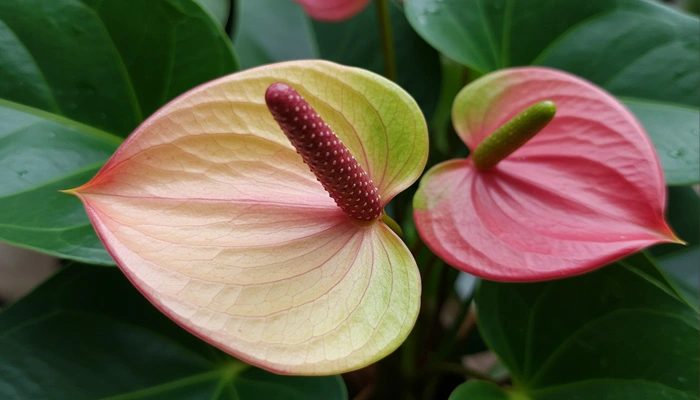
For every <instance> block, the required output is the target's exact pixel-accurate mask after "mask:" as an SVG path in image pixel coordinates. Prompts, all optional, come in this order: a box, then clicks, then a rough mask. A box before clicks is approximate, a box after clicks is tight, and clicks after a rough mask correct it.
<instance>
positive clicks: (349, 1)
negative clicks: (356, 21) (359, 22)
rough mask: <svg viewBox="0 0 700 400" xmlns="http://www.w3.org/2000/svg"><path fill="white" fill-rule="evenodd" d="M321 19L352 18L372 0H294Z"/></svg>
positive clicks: (336, 20) (311, 14) (335, 20)
mask: <svg viewBox="0 0 700 400" xmlns="http://www.w3.org/2000/svg"><path fill="white" fill-rule="evenodd" d="M294 1H296V2H297V3H299V4H301V6H302V7H304V10H305V11H306V12H307V13H308V14H309V15H310V16H311V17H312V18H314V19H317V20H319V21H329V22H338V21H343V20H346V19H350V18H352V17H354V16H355V15H357V13H359V12H360V11H362V9H364V8H365V7H367V5H368V4H369V3H370V1H371V0H294Z"/></svg>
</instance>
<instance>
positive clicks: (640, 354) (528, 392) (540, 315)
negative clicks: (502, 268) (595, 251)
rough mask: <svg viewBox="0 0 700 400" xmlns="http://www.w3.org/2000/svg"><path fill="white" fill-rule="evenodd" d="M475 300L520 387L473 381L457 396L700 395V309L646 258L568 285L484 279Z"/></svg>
mask: <svg viewBox="0 0 700 400" xmlns="http://www.w3.org/2000/svg"><path fill="white" fill-rule="evenodd" d="M476 302H477V308H478V311H479V322H478V323H479V331H480V332H481V334H482V337H483V338H484V340H485V341H486V342H487V344H488V345H489V347H490V348H491V349H492V350H494V351H495V352H496V354H498V356H499V357H500V359H501V360H502V362H503V363H504V364H505V366H506V367H507V368H508V370H509V371H510V375H511V378H512V379H513V389H512V390H504V389H501V388H498V387H496V386H493V385H490V384H487V383H483V382H477V383H474V382H472V383H467V384H465V385H463V386H462V387H460V388H458V389H457V390H456V391H455V393H453V395H452V396H451V397H450V399H451V400H462V399H471V398H477V396H483V398H488V399H494V400H495V399H504V400H505V399H521V398H527V399H533V400H554V399H571V398H576V399H580V400H589V399H590V400H599V399H606V400H608V399H609V400H614V399H619V398H623V397H625V396H627V397H631V398H635V399H640V400H647V399H648V400H657V399H665V400H690V399H695V398H697V397H698V354H697V351H696V350H697V346H698V315H697V310H695V309H693V307H692V306H691V305H690V304H688V303H686V302H685V301H684V300H683V299H682V297H680V296H679V293H678V291H677V290H676V289H675V288H674V286H673V285H672V284H671V283H670V282H669V281H668V280H667V279H666V278H665V277H664V275H663V273H661V271H659V270H658V269H657V268H656V267H655V266H654V265H653V263H651V262H650V260H649V259H647V258H646V257H645V256H644V255H643V254H638V255H635V256H633V257H631V258H629V259H626V260H624V261H623V262H621V263H619V264H614V265H611V266H609V267H606V268H604V269H602V270H600V271H596V272H594V273H591V274H586V275H584V276H580V277H575V278H569V279H565V280H558V281H552V282H546V283H536V284H502V283H495V282H487V281H483V282H482V283H481V286H480V288H479V290H478V293H477V297H476ZM478 398H481V397H478Z"/></svg>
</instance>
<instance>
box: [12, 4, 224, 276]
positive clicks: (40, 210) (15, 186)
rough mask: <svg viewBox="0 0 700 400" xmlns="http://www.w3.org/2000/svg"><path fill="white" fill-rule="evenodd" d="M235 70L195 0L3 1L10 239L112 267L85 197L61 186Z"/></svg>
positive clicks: (213, 26)
mask: <svg viewBox="0 0 700 400" xmlns="http://www.w3.org/2000/svg"><path fill="white" fill-rule="evenodd" d="M37 27H41V30H42V34H41V35H37V34H36V30H37ZM202 59H207V60H208V61H207V62H206V63H202V62H201V60H202ZM235 68H236V61H235V58H234V55H233V52H232V48H231V45H230V43H228V40H227V38H226V37H225V35H224V33H223V31H222V30H221V28H220V27H218V26H216V24H215V23H214V22H213V21H212V20H211V18H210V17H209V15H208V14H207V13H206V12H205V11H204V10H203V9H202V8H201V7H200V6H199V5H198V4H196V3H194V2H193V1H191V0H155V1H148V2H143V1H139V0H128V1H122V0H104V1H88V0H85V1H82V2H80V1H73V0H55V1H49V2H46V1H41V0H29V1H18V0H6V1H2V2H0V140H2V144H1V145H0V181H2V187H1V188H0V196H1V197H0V209H1V210H3V211H0V240H3V241H6V242H9V243H12V244H15V245H18V246H23V247H28V248H32V249H35V250H38V251H42V252H46V253H50V254H55V255H57V256H60V257H66V258H72V259H77V260H82V261H87V262H92V263H100V264H108V263H112V260H111V258H110V257H109V255H108V254H107V253H106V252H105V250H104V248H103V247H102V245H101V244H100V243H99V240H98V239H97V237H96V236H95V234H94V231H93V229H92V227H91V226H90V224H89V221H88V219H87V216H86V215H85V212H84V211H83V210H82V207H81V205H80V202H78V201H76V200H75V199H71V198H69V197H67V196H64V195H60V194H59V193H58V192H57V190H59V189H65V188H67V187H73V186H74V185H75V184H77V183H80V182H81V181H84V180H85V178H86V177H89V176H91V175H93V174H94V172H95V171H96V170H97V169H98V168H99V167H100V166H101V165H102V164H103V163H104V161H106V159H107V158H108V157H109V155H110V154H111V153H112V152H113V151H114V149H115V148H116V147H117V146H118V144H119V143H120V142H121V138H120V136H126V135H127V134H128V133H130V132H131V131H132V130H133V129H134V128H135V127H136V125H137V124H138V123H140V122H141V121H142V120H143V118H144V117H145V116H148V115H149V114H150V113H152V112H153V111H154V110H155V109H156V108H158V107H160V106H161V105H162V104H164V103H165V102H166V101H168V100H170V99H172V98H173V97H175V96H176V95H178V94H180V93H181V92H182V91H184V90H187V89H190V88H191V87H193V86H195V85H197V84H199V83H202V82H204V81H207V80H210V79H212V78H214V77H217V76H220V75H222V74H224V73H228V72H232V71H233V70H234V69H235Z"/></svg>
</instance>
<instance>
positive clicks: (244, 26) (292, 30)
mask: <svg viewBox="0 0 700 400" xmlns="http://www.w3.org/2000/svg"><path fill="white" fill-rule="evenodd" d="M282 3H283V4H282ZM273 8H274V9H275V12H274V13H270V12H265V10H270V9H273ZM389 13H390V16H391V24H392V35H393V39H394V47H395V51H396V64H397V69H398V84H399V85H400V86H401V87H402V88H404V89H405V90H406V91H408V92H409V93H410V94H411V96H413V98H414V99H416V101H417V102H418V104H419V105H420V107H421V110H423V114H424V115H426V116H427V118H430V115H431V114H432V113H433V110H434V109H435V105H436V103H437V98H438V93H439V89H440V79H441V78H440V75H441V73H440V61H439V56H438V53H437V52H436V51H435V50H434V49H432V48H431V47H430V46H429V45H428V44H427V43H425V41H423V40H422V39H421V38H420V36H418V35H417V34H416V33H415V32H414V31H413V29H412V28H411V26H410V25H409V24H408V22H407V21H406V16H405V15H404V13H403V12H402V10H401V8H400V7H399V6H397V5H396V4H394V3H393V2H390V4H389ZM239 14H240V25H239V29H238V32H237V34H236V37H235V40H234V43H235V45H236V50H237V52H238V53H239V55H240V59H241V65H242V66H243V67H245V68H248V67H254V66H258V65H262V64H269V63H273V62H280V61H287V60H293V59H308V58H323V59H326V60H329V61H333V62H337V63H339V64H343V65H349V66H354V67H358V68H364V69H367V70H370V71H373V72H376V73H378V74H381V73H382V72H383V65H384V64H383V59H382V53H381V52H382V48H381V42H380V36H379V21H378V20H377V11H376V7H373V6H370V7H367V8H365V9H364V10H363V11H362V12H360V14H358V15H357V16H355V17H354V18H352V19H350V20H347V21H343V22H340V23H324V22H319V21H311V20H310V19H309V17H308V16H306V15H305V13H304V12H303V10H302V9H301V7H300V6H298V5H297V4H294V3H293V2H292V1H286V0H285V1H277V0H243V1H242V2H241V5H240V6H239Z"/></svg>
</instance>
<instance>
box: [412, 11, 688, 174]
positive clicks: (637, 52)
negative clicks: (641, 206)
mask: <svg viewBox="0 0 700 400" xmlns="http://www.w3.org/2000/svg"><path fill="white" fill-rule="evenodd" d="M406 3H407V4H406V14H407V16H408V19H409V21H410V22H411V24H412V25H413V27H414V28H415V29H416V31H417V32H418V33H419V34H420V35H421V36H422V37H423V38H424V39H426V41H428V42H429V43H431V44H432V45H433V46H434V47H435V48H437V49H438V50H440V51H441V52H442V53H444V54H445V55H447V56H448V57H450V58H452V59H454V60H457V61H459V62H461V63H463V64H464V65H467V66H469V67H471V68H473V69H476V70H478V71H481V72H482V73H486V72H490V71H494V70H497V69H501V68H506V67H510V66H521V65H529V64H532V65H543V66H549V67H553V68H557V69H561V70H565V71H569V72H572V73H574V74H576V75H579V76H581V77H583V78H585V79H587V80H590V81H592V82H593V83H595V84H597V85H599V86H601V87H603V88H604V89H606V90H608V91H610V92H611V93H613V94H614V95H617V96H622V97H624V99H625V103H626V104H631V105H632V110H633V111H634V112H635V113H636V115H637V117H638V118H639V119H640V120H641V122H642V123H643V124H644V126H645V128H646V130H647V131H648V132H649V135H650V136H651V137H652V138H654V143H655V144H656V145H657V146H659V147H657V150H658V152H659V153H660V154H661V159H662V163H663V165H664V168H665V173H666V180H667V181H668V183H669V184H673V185H682V184H688V183H696V182H698V181H700V176H699V175H698V172H697V171H698V169H699V168H700V162H699V161H698V155H697V153H696V152H695V151H693V150H688V149H686V151H687V154H682V156H681V155H678V156H672V155H670V154H669V155H667V154H666V153H669V152H670V153H671V154H677V153H678V152H677V151H678V150H679V149H681V148H682V147H679V146H678V145H679V144H688V143H693V144H695V143H697V142H698V140H699V136H698V129H697V120H698V113H697V107H698V106H700V59H698V57H697V54H698V51H699V50H700V37H699V36H698V35H697V31H698V28H699V27H700V23H699V22H698V19H697V18H695V17H690V16H688V15H685V14H681V13H679V12H677V11H674V10H673V9H671V8H668V7H665V6H662V5H659V4H657V3H656V2H652V1H646V0H619V1H609V0H591V1H576V2H573V1H566V0H529V1H515V0H473V1H472V0H470V1H466V0H408V1H407V2H406ZM543 21H546V23H543ZM628 100H629V101H628ZM687 106H690V107H692V108H693V109H690V110H689V109H688V107H687ZM661 121H662V122H661ZM696 147H697V146H696ZM674 158H675V159H674Z"/></svg>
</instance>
